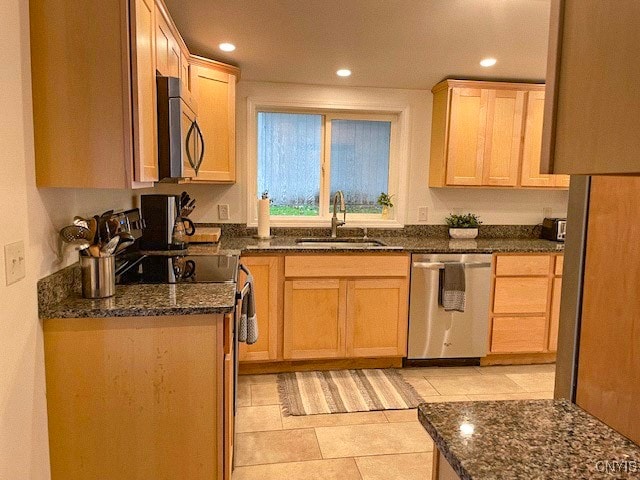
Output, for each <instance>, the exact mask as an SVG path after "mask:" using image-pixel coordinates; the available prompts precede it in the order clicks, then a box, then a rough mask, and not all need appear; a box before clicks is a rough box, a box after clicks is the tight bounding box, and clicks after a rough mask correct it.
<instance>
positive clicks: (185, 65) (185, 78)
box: [180, 51, 191, 92]
mask: <svg viewBox="0 0 640 480" xmlns="http://www.w3.org/2000/svg"><path fill="white" fill-rule="evenodd" d="M190 70H191V67H190V66H189V57H188V56H187V55H186V54H185V52H183V51H181V52H180V79H181V80H182V88H183V90H186V91H188V92H191V77H190Z"/></svg>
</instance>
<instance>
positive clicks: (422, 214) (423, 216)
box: [418, 207, 429, 222]
mask: <svg viewBox="0 0 640 480" xmlns="http://www.w3.org/2000/svg"><path fill="white" fill-rule="evenodd" d="M428 215H429V209H428V208H427V207H418V221H419V222H426V221H427V220H428Z"/></svg>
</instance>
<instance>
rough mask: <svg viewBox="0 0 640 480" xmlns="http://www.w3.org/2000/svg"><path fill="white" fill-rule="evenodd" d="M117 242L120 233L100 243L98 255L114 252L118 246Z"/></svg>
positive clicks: (108, 254) (109, 254)
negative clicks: (102, 243)
mask: <svg viewBox="0 0 640 480" xmlns="http://www.w3.org/2000/svg"><path fill="white" fill-rule="evenodd" d="M118 243H120V235H115V236H114V237H113V238H112V239H111V240H109V241H108V242H107V243H105V244H104V245H102V247H101V248H100V256H103V255H107V256H111V255H113V252H115V251H116V248H117V247H118Z"/></svg>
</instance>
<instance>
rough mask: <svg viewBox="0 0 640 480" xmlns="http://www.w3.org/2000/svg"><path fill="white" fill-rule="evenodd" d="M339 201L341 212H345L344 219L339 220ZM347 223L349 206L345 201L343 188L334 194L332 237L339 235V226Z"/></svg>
mask: <svg viewBox="0 0 640 480" xmlns="http://www.w3.org/2000/svg"><path fill="white" fill-rule="evenodd" d="M338 202H340V212H341V213H343V215H344V216H343V218H342V220H338ZM345 223H347V207H346V205H345V202H344V194H343V193H342V190H338V191H337V192H336V193H335V195H334V196H333V217H331V238H336V237H337V236H338V227H339V226H341V225H344V224H345Z"/></svg>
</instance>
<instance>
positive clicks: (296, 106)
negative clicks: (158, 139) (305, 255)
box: [246, 98, 409, 228]
mask: <svg viewBox="0 0 640 480" xmlns="http://www.w3.org/2000/svg"><path fill="white" fill-rule="evenodd" d="M258 112H281V113H307V114H316V115H324V117H325V119H324V121H323V124H322V128H323V131H322V139H323V143H322V152H321V156H322V158H321V174H320V192H319V193H320V206H319V212H318V216H313V217H307V216H281V215H275V216H271V219H270V223H271V226H273V227H298V226H299V227H330V226H331V216H332V215H333V210H332V204H331V206H330V203H331V199H330V198H329V196H330V188H331V185H330V168H331V165H330V163H331V158H330V156H331V153H330V151H329V150H330V148H328V147H329V146H330V145H331V128H330V127H329V128H327V127H328V126H329V125H331V122H330V120H336V119H339V120H373V121H388V122H391V138H390V145H389V187H388V189H389V191H388V192H387V193H389V194H391V195H393V200H394V207H393V209H392V217H391V218H387V219H383V218H382V216H381V215H379V214H362V213H360V214H355V213H351V214H350V213H349V205H348V204H347V224H346V227H347V228H348V227H378V228H402V227H403V226H404V220H405V216H406V215H405V205H406V195H405V192H406V185H407V167H408V157H409V155H408V153H409V140H408V117H409V107H408V106H407V105H402V106H398V105H395V106H393V105H368V104H327V103H307V102H291V101H290V102H283V101H270V100H267V99H262V100H261V99H256V98H248V99H247V177H246V178H247V183H246V185H247V203H246V205H247V225H248V226H249V227H255V226H257V225H258V215H257V200H258V191H257V189H258V135H257V125H258ZM327 120H329V121H327ZM340 218H342V216H341V215H340Z"/></svg>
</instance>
